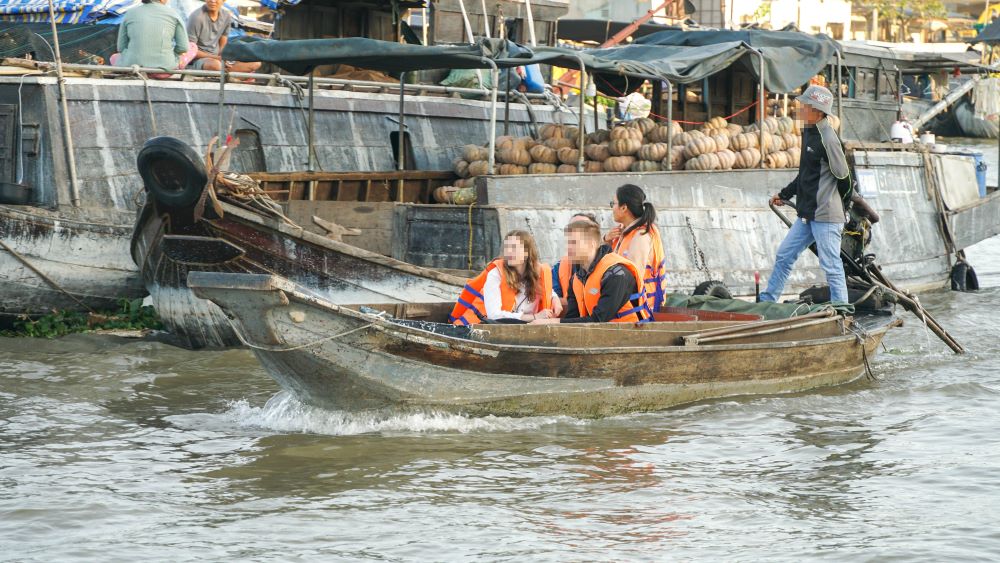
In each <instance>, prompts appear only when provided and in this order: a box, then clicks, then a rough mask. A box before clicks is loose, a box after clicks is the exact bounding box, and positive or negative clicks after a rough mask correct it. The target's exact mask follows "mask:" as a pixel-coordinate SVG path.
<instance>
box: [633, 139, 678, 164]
mask: <svg viewBox="0 0 1000 563" xmlns="http://www.w3.org/2000/svg"><path fill="white" fill-rule="evenodd" d="M669 149H670V147H669V146H667V144H666V143H650V144H648V145H642V146H641V147H639V152H638V153H637V154H636V156H638V157H639V159H641V160H649V161H654V162H659V161H661V160H663V159H664V158H665V157H666V156H667V152H668V151H669Z"/></svg>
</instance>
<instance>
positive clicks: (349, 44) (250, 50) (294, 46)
mask: <svg viewBox="0 0 1000 563" xmlns="http://www.w3.org/2000/svg"><path fill="white" fill-rule="evenodd" d="M222 56H223V58H224V59H225V60H234V61H262V62H268V63H273V64H276V65H278V66H280V67H282V68H285V69H287V70H289V71H291V72H294V73H296V74H307V73H309V72H310V71H312V69H314V68H316V67H317V66H319V65H328V64H349V65H351V66H355V67H358V68H365V69H370V70H380V71H382V72H387V73H394V74H398V73H401V72H409V71H415V70H428V69H434V68H490V65H489V63H487V62H486V59H492V60H493V62H495V63H496V65H497V66H498V67H501V68H507V67H514V66H521V65H524V64H532V63H535V62H542V63H549V62H550V61H551V60H552V59H556V58H558V55H556V54H553V55H549V56H547V57H540V56H539V55H538V54H536V53H534V52H532V50H531V49H528V48H527V47H523V46H521V45H518V44H516V43H513V42H511V41H504V40H501V39H482V40H480V41H478V42H477V43H474V44H470V45H432V46H423V45H410V44H405V43H393V42H391V41H379V40H377V39H366V38H364V37H348V38H345V39H296V40H289V41H275V40H270V39H257V38H254V37H241V38H239V39H236V40H233V41H230V42H229V43H227V44H226V48H225V49H224V50H223V52H222Z"/></svg>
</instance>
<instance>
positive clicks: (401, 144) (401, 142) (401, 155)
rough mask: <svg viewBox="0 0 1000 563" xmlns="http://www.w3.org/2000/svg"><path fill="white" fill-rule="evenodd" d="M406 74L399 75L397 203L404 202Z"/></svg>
mask: <svg viewBox="0 0 1000 563" xmlns="http://www.w3.org/2000/svg"><path fill="white" fill-rule="evenodd" d="M405 86H406V73H405V72H402V73H400V74H399V136H398V138H397V139H396V155H397V156H396V170H398V171H399V172H400V174H399V181H398V183H397V184H396V201H398V202H402V201H403V174H402V172H403V168H404V166H403V164H404V159H405V158H406V151H405V150H404V149H405V147H406V125H405V124H404V123H403V120H404V119H405V115H404V113H403V108H404V106H403V104H404V102H405V98H406V88H405Z"/></svg>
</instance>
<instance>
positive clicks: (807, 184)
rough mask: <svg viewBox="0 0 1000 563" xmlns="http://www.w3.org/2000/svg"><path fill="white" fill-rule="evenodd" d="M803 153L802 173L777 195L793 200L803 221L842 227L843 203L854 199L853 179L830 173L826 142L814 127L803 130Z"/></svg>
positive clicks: (801, 160)
mask: <svg viewBox="0 0 1000 563" xmlns="http://www.w3.org/2000/svg"><path fill="white" fill-rule="evenodd" d="M800 150H801V153H800V154H801V158H800V161H799V173H798V175H797V176H795V179H794V180H792V182H791V183H790V184H788V185H787V186H785V188H784V189H783V190H781V191H780V192H778V195H779V196H780V197H781V199H783V200H786V201H789V200H791V198H793V197H794V198H795V208H796V210H797V211H798V215H799V217H802V218H803V219H808V220H810V221H825V222H830V223H843V222H844V201H845V199H848V198H850V195H851V186H852V182H851V176H850V175H847V176H846V177H844V178H842V179H838V178H836V177H835V176H834V175H833V173H831V172H830V161H829V158H828V157H827V152H826V148H825V147H824V146H823V138H822V136H821V135H820V133H819V131H818V130H817V129H816V128H815V127H805V128H804V129H803V130H802V148H801V149H800Z"/></svg>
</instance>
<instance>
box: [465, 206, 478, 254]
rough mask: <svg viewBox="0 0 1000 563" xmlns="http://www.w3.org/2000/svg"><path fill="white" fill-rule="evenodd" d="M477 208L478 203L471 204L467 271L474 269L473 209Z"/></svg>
mask: <svg viewBox="0 0 1000 563" xmlns="http://www.w3.org/2000/svg"><path fill="white" fill-rule="evenodd" d="M475 206H476V202H472V203H470V204H469V262H468V266H466V267H465V269H466V270H471V269H472V208H473V207H475Z"/></svg>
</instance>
